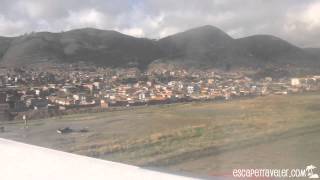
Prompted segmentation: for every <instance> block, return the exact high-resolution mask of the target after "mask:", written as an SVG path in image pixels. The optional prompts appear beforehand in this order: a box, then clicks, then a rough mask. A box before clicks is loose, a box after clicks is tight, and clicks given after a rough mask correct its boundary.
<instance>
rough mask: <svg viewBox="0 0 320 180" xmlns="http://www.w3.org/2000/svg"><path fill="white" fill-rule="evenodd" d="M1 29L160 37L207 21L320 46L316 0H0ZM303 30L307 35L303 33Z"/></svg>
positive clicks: (236, 33) (232, 30) (237, 32)
mask: <svg viewBox="0 0 320 180" xmlns="http://www.w3.org/2000/svg"><path fill="white" fill-rule="evenodd" d="M0 3H1V6H0V35H3V36H15V35H18V34H23V33H25V32H31V31H54V32H57V31H65V30H70V29H74V28H82V27H94V28H100V29H114V30H117V31H120V32H122V33H125V34H129V35H133V36H137V37H149V38H161V37H164V36H168V35H171V34H174V33H177V32H180V31H184V30H187V29H190V28H193V27H197V26H202V25H207V24H209V25H213V26H217V27H219V28H221V29H222V30H224V31H226V32H227V33H229V34H230V35H231V36H233V37H235V38H239V37H243V36H249V35H253V34H272V35H275V36H279V37H281V38H284V39H285V40H288V41H290V42H292V43H294V44H296V45H299V46H319V47H320V45H319V43H318V41H317V39H319V38H320V35H319V32H320V3H319V1H317V0H304V1H301V0H281V1H278V0H268V1H267V0H202V1H194V0H175V1H172V0H153V1H149V0H89V1H88V0H68V1H64V0H54V1H52V0H28V1H26V0H16V1H12V0H0ZM301 34H303V36H301Z"/></svg>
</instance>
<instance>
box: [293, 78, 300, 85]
mask: <svg viewBox="0 0 320 180" xmlns="http://www.w3.org/2000/svg"><path fill="white" fill-rule="evenodd" d="M291 86H300V79H299V78H292V79H291Z"/></svg>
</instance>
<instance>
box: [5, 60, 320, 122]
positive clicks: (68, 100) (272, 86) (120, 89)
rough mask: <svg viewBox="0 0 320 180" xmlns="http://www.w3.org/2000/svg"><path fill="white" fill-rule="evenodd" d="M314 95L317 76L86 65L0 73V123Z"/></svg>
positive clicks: (319, 81)
mask: <svg viewBox="0 0 320 180" xmlns="http://www.w3.org/2000/svg"><path fill="white" fill-rule="evenodd" d="M318 89H320V76H310V77H304V78H290V77H284V78H281V79H277V80H275V79H272V78H271V77H264V78H261V79H253V78H250V77H248V76H247V75H245V74H244V73H241V72H236V73H235V72H223V71H218V70H205V71H203V70H191V69H184V68H170V69H168V68H161V67H159V68H155V69H152V70H150V69H149V70H148V71H144V72H141V71H140V70H139V69H136V68H126V69H111V68H98V67H94V66H87V65H56V66H51V67H50V68H35V69H25V68H15V69H0V119H8V118H9V117H10V116H14V114H17V113H21V112H27V111H37V110H40V109H41V110H48V111H50V110H51V109H54V110H62V111H63V110H67V109H72V108H88V107H101V108H108V107H110V106H135V105H148V104H160V103H172V102H184V101H193V100H216V99H226V100H228V99H232V98H236V97H244V96H261V95H268V94H288V93H295V92H301V91H316V90H318Z"/></svg>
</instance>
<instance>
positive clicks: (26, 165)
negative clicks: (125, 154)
mask: <svg viewBox="0 0 320 180" xmlns="http://www.w3.org/2000/svg"><path fill="white" fill-rule="evenodd" d="M0 179H3V180H107V179H130V180H134V179H152V180H158V179H163V180H170V179H173V180H175V179H177V180H180V179H181V180H187V179H194V178H191V177H183V176H179V175H171V174H166V173H162V172H157V171H151V170H148V169H143V168H140V167H136V166H131V165H126V164H121V163H116V162H111V161H105V160H100V159H95V158H90V157H86V156H80V155H76V154H71V153H66V152H61V151H57V150H52V149H48V148H43V147H38V146H33V145H29V144H24V143H20V142H15V141H11V140H7V139H2V138H0Z"/></svg>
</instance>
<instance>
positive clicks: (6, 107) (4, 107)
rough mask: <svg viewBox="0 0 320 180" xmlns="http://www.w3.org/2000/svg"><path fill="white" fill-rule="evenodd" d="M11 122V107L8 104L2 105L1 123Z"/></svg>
mask: <svg viewBox="0 0 320 180" xmlns="http://www.w3.org/2000/svg"><path fill="white" fill-rule="evenodd" d="M5 120H9V105H8V104H6V103H2V104H0V121H5Z"/></svg>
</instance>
